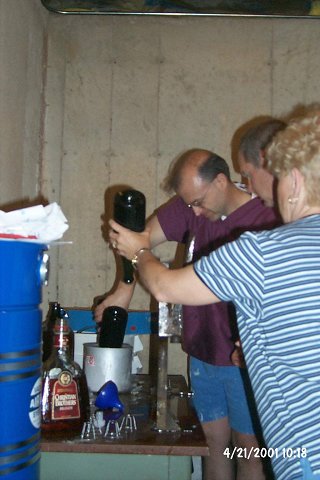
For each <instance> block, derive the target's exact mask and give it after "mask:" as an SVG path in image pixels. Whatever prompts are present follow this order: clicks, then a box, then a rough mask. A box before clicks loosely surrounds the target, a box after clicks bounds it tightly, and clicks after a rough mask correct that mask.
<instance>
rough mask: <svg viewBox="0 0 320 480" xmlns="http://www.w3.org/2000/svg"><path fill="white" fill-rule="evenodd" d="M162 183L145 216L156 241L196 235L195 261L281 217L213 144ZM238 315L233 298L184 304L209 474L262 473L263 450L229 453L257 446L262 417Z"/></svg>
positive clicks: (225, 478) (221, 478) (123, 300)
mask: <svg viewBox="0 0 320 480" xmlns="http://www.w3.org/2000/svg"><path fill="white" fill-rule="evenodd" d="M163 187H164V188H165V190H166V191H167V192H169V193H172V191H173V192H175V193H176V194H177V195H176V196H174V197H173V198H172V199H171V201H170V202H169V203H168V204H166V205H164V206H162V207H160V208H159V209H158V210H157V211H156V214H155V215H154V216H153V217H152V218H151V219H150V220H149V221H148V223H147V230H148V232H149V234H150V242H151V245H152V247H155V246H156V245H159V244H160V243H163V242H165V241H176V242H181V243H184V242H185V241H186V239H187V238H189V237H190V236H191V237H194V253H193V261H195V260H197V259H198V258H200V257H201V256H202V255H206V254H209V253H210V252H211V251H212V250H215V249H217V248H218V247H219V246H221V245H223V244H225V243H226V242H230V241H232V240H234V239H235V238H238V237H239V235H240V234H241V233H242V232H244V231H247V230H259V229H265V228H271V227H273V226H274V225H275V224H276V223H277V221H278V219H277V216H276V214H275V212H274V211H273V209H271V208H267V207H265V206H264V205H263V202H262V201H261V200H260V199H259V198H257V197H256V198H253V197H252V196H251V195H250V194H248V193H247V192H246V191H244V190H243V189H241V188H238V186H236V185H235V184H234V183H233V182H232V181H231V179H230V172H229V167H228V164H227V162H226V161H225V160H224V159H222V158H221V157H219V156H218V155H217V154H215V153H213V152H210V151H208V150H204V149H192V150H188V151H187V152H185V153H184V154H183V155H181V156H180V157H179V158H178V159H177V160H176V161H175V162H174V163H173V164H172V165H171V168H170V169H169V173H168V175H167V177H166V179H165V180H164V183H163ZM115 247H116V244H115ZM133 288H134V287H133V286H128V285H125V284H124V283H122V282H120V284H119V285H118V288H117V289H116V292H115V293H114V294H113V295H109V296H107V297H106V299H105V300H104V302H103V303H102V304H101V305H100V306H98V307H97V308H96V309H95V318H96V320H97V321H99V320H100V319H101V316H102V312H103V309H104V308H106V307H107V306H109V305H112V304H113V305H114V304H116V305H120V306H123V307H124V308H128V305H129V302H130V299H131V296H132V293H133ZM125 292H127V295H126V294H125ZM234 320H235V318H234V309H233V305H232V304H231V302H223V303H220V304H216V305H215V304H209V305H205V306H201V307H183V330H182V348H183V350H184V351H185V352H186V353H187V354H188V355H189V358H190V377H191V387H192V390H193V391H194V404H195V408H196V411H197V414H198V417H199V419H200V421H201V423H202V426H203V429H204V431H205V434H206V437H207V442H208V446H209V452H210V455H209V457H206V458H204V478H205V479H206V480H212V479H218V480H234V479H235V478H237V480H249V479H254V480H262V479H265V475H264V472H263V466H262V462H261V459H260V458H257V457H255V456H252V457H251V458H244V457H241V456H238V458H237V457H235V458H234V459H233V460H231V459H230V458H227V457H226V456H225V455H224V451H225V449H226V448H228V447H229V445H230V444H233V445H234V446H238V447H239V448H247V449H248V450H250V449H251V448H258V447H259V443H258V440H257V437H256V433H257V432H258V433H259V425H258V423H259V422H258V419H257V417H256V413H255V406H254V402H253V401H252V400H253V399H252V392H251V387H250V382H249V381H248V376H247V372H246V371H245V370H242V369H240V368H238V367H236V366H234V365H233V364H232V361H231V353H232V351H233V349H234V340H235V339H237V338H238V335H237V332H236V331H234V326H235V322H234ZM235 471H236V473H235Z"/></svg>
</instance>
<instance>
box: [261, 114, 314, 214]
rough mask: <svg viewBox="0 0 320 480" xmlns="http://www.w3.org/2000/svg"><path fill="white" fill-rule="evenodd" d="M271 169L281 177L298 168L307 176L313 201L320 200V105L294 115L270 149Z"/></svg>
mask: <svg viewBox="0 0 320 480" xmlns="http://www.w3.org/2000/svg"><path fill="white" fill-rule="evenodd" d="M266 157H267V162H268V169H269V171H270V172H271V173H272V174H273V175H274V176H275V177H278V176H279V175H280V174H282V173H284V174H287V173H289V172H290V171H291V170H292V169H293V168H297V169H298V170H299V171H300V172H301V173H302V175H303V176H304V178H305V184H306V189H307V200H308V202H309V204H310V205H314V204H318V203H319V201H320V188H319V187H320V106H319V107H317V108H312V109H311V110H310V112H308V113H306V114H305V115H303V116H302V117H299V118H296V119H292V120H291V121H290V122H289V124H288V126H287V127H286V128H285V129H284V130H282V131H280V132H278V133H277V134H276V135H275V137H274V139H273V140H272V142H271V144H270V145H269V147H268V148H267V150H266Z"/></svg>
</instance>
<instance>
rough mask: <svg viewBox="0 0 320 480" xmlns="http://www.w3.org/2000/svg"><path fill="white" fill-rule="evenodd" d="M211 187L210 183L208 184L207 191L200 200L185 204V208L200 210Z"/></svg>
mask: <svg viewBox="0 0 320 480" xmlns="http://www.w3.org/2000/svg"><path fill="white" fill-rule="evenodd" d="M211 185H212V182H210V183H209V185H208V188H207V190H206V191H205V193H204V195H203V196H202V197H201V198H199V199H196V200H193V202H191V203H188V204H187V207H189V208H192V207H195V208H201V207H202V206H203V202H204V201H205V199H206V196H207V194H208V192H209V189H210V187H211Z"/></svg>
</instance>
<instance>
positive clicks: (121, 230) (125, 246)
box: [109, 220, 150, 260]
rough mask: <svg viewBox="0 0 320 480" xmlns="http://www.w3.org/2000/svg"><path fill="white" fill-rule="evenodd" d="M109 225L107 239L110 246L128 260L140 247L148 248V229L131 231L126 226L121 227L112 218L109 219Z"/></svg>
mask: <svg viewBox="0 0 320 480" xmlns="http://www.w3.org/2000/svg"><path fill="white" fill-rule="evenodd" d="M109 225H110V227H111V229H110V231H109V240H110V244H111V246H112V248H114V249H115V250H116V251H117V253H119V254H120V255H122V256H123V257H125V258H127V259H128V260H132V258H133V257H134V255H135V254H136V253H137V252H138V251H139V250H140V249H141V248H148V249H150V232H149V230H145V231H144V232H141V233H138V232H133V231H132V230H129V229H128V228H125V227H122V226H121V225H119V224H118V223H116V222H115V221H114V220H110V221H109Z"/></svg>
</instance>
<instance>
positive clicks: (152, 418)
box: [41, 375, 208, 480]
mask: <svg viewBox="0 0 320 480" xmlns="http://www.w3.org/2000/svg"><path fill="white" fill-rule="evenodd" d="M168 380H169V382H168V384H169V389H168V406H169V408H168V410H169V412H170V414H172V416H173V418H174V419H176V421H177V424H178V426H179V428H180V431H176V432H161V433H160V432H158V431H157V430H156V429H155V427H156V410H157V397H156V388H155V382H154V381H152V379H151V378H150V376H149V375H134V382H133V389H132V391H131V392H130V394H120V399H121V401H122V402H123V403H124V405H125V411H124V414H128V413H130V415H131V416H132V415H133V416H134V417H135V419H136V424H137V430H136V431H133V432H124V431H122V432H121V436H120V437H119V438H112V439H110V438H108V439H106V438H96V439H95V440H81V439H80V438H69V439H64V440H54V439H49V438H43V439H42V442H41V448H42V456H41V480H73V479H74V480H190V479H191V472H192V461H191V460H192V456H206V455H208V447H207V444H206V439H205V436H204V433H203V430H202V428H201V425H200V423H199V420H198V418H197V415H196V413H195V410H194V408H193V406H192V400H191V399H190V398H189V397H188V391H187V385H186V382H185V379H184V377H183V376H179V375H177V376H176V375H173V376H169V377H168ZM118 422H119V424H120V423H121V418H119V421H118Z"/></svg>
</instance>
